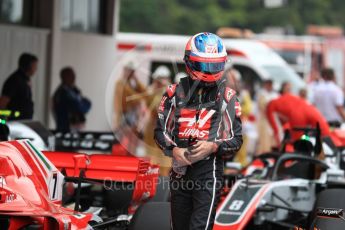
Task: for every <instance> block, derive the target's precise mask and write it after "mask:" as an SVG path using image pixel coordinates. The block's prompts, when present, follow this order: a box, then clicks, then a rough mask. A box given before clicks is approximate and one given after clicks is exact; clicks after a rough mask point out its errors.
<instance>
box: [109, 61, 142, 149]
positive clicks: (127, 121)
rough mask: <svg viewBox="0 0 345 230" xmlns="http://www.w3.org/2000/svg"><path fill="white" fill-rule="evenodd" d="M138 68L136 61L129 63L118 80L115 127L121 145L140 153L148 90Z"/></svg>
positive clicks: (116, 86)
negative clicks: (137, 71)
mask: <svg viewBox="0 0 345 230" xmlns="http://www.w3.org/2000/svg"><path fill="white" fill-rule="evenodd" d="M136 68H137V66H136V65H135V63H133V62H129V63H127V64H126V66H125V67H124V69H123V76H122V77H121V78H120V79H119V80H118V81H117V82H116V85H115V94H114V120H113V128H114V130H115V132H116V137H117V139H118V140H119V142H120V143H121V145H122V146H123V147H124V148H125V149H126V150H127V151H129V152H130V153H131V154H135V155H138V154H139V153H138V143H139V142H138V137H139V138H142V136H143V131H144V130H143V129H144V127H145V121H144V119H143V117H144V116H143V114H145V113H146V110H147V107H146V101H145V98H144V97H145V95H146V93H147V92H146V87H145V86H144V85H143V83H141V82H140V80H139V79H138V77H137V75H136V73H135V71H136ZM140 154H141V153H140Z"/></svg>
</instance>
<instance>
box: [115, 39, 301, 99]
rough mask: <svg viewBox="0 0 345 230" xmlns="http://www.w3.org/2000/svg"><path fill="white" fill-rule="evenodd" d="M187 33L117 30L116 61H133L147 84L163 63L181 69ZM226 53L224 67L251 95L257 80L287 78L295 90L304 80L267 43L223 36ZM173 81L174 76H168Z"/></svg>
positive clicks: (174, 72)
mask: <svg viewBox="0 0 345 230" xmlns="http://www.w3.org/2000/svg"><path fill="white" fill-rule="evenodd" d="M189 38H190V37H189V36H179V35H157V34H136V33H119V34H118V35H117V38H116V42H117V50H118V57H119V59H118V60H119V62H120V63H121V62H123V63H122V64H120V66H121V65H123V66H124V65H125V64H126V62H128V61H133V62H136V64H137V66H138V68H137V74H138V76H140V79H141V80H142V82H143V83H146V84H150V82H151V81H152V79H151V73H152V72H153V71H154V70H155V68H156V67H157V66H159V65H162V64H163V65H166V66H168V67H169V68H170V70H171V71H172V73H173V75H176V74H177V73H179V72H182V71H185V68H184V62H183V56H184V48H185V44H186V43H187V41H188V39H189ZM224 43H225V46H226V49H227V52H228V55H229V60H230V62H229V64H228V65H227V66H226V68H231V67H233V68H235V69H237V70H238V71H239V72H240V73H241V75H242V81H243V83H244V86H245V87H246V88H247V89H248V90H249V91H250V92H251V94H252V95H253V96H254V94H255V91H256V90H257V89H258V87H259V84H260V82H261V81H263V80H265V79H272V80H273V81H274V87H275V88H276V89H278V88H279V87H280V85H281V84H282V83H283V82H285V81H289V82H291V83H292V85H293V88H294V90H295V91H296V92H297V91H298V90H299V89H301V88H303V87H304V86H305V83H304V81H303V80H302V79H301V78H300V77H299V76H298V75H297V74H296V72H295V71H293V69H292V68H291V67H290V66H289V65H288V64H287V63H286V61H284V60H283V59H282V58H281V57H280V56H279V55H278V54H277V53H276V52H274V51H273V50H272V49H271V48H269V47H268V46H267V45H265V44H263V43H261V42H258V41H254V40H250V39H224ZM171 80H172V81H174V76H172V79H171Z"/></svg>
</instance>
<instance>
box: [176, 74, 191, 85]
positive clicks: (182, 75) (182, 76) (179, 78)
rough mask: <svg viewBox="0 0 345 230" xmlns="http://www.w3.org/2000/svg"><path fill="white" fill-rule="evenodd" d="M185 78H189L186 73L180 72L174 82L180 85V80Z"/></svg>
mask: <svg viewBox="0 0 345 230" xmlns="http://www.w3.org/2000/svg"><path fill="white" fill-rule="evenodd" d="M184 77H188V75H187V74H186V73H185V72H179V73H177V74H176V75H175V79H174V82H175V83H179V82H180V80H181V79H182V78H184Z"/></svg>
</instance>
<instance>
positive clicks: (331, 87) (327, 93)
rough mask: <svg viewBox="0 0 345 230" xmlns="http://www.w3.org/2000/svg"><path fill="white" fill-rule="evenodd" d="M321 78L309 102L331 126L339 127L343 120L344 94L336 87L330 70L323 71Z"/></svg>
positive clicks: (344, 112)
mask: <svg viewBox="0 0 345 230" xmlns="http://www.w3.org/2000/svg"><path fill="white" fill-rule="evenodd" d="M321 78H322V81H320V82H319V83H318V85H317V86H316V87H315V88H314V92H313V97H312V99H311V102H312V103H313V104H314V105H315V106H316V107H317V108H318V109H319V111H320V112H321V113H322V115H323V116H324V117H325V118H326V120H327V122H328V123H329V124H330V125H331V126H334V127H339V126H340V125H341V123H342V122H343V121H344V120H345V110H344V93H343V91H342V89H341V88H340V87H339V86H337V85H336V82H335V75H334V71H333V70H332V69H330V68H325V69H323V70H322V71H321Z"/></svg>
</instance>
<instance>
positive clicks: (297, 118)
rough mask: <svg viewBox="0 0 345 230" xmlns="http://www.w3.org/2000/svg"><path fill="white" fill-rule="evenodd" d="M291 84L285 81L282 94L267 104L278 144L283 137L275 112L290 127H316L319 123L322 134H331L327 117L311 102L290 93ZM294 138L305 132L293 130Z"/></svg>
mask: <svg viewBox="0 0 345 230" xmlns="http://www.w3.org/2000/svg"><path fill="white" fill-rule="evenodd" d="M290 89H291V85H290V84H289V83H284V84H283V87H282V91H281V96H280V97H278V98H277V99H274V100H272V101H271V102H270V103H269V104H268V106H267V111H266V112H267V118H268V121H269V123H270V125H271V127H272V129H273V131H274V137H275V139H276V142H277V144H278V143H279V142H280V140H281V138H280V136H279V129H278V125H277V122H276V119H275V116H274V114H277V115H278V118H279V120H280V121H281V123H282V125H283V126H285V125H287V124H289V127H290V128H294V127H311V128H312V127H316V124H317V123H319V125H320V129H321V135H322V136H329V135H330V129H329V126H328V124H327V121H326V120H325V118H324V117H323V116H322V115H321V113H320V112H319V111H318V110H317V109H316V108H315V107H314V106H313V105H311V104H309V103H308V102H306V101H305V100H303V99H302V98H300V97H297V96H295V95H292V94H291V93H290ZM291 134H292V139H293V140H296V139H298V138H300V136H301V135H302V134H303V133H302V132H292V133H291Z"/></svg>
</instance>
